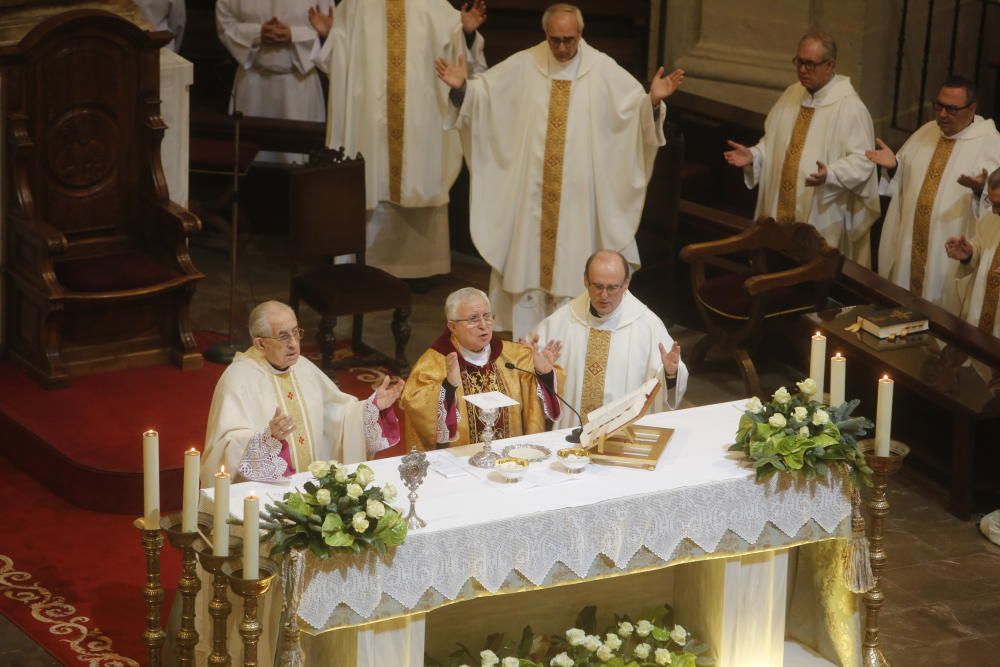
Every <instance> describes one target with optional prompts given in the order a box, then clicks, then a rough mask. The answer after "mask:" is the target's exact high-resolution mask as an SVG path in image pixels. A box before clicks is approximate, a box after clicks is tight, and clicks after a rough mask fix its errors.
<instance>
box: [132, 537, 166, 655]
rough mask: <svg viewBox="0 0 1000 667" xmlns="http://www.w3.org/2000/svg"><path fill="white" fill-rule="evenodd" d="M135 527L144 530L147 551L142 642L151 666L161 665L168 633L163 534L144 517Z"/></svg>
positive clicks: (143, 590) (143, 545)
mask: <svg viewBox="0 0 1000 667" xmlns="http://www.w3.org/2000/svg"><path fill="white" fill-rule="evenodd" d="M134 525H135V527H136V528H138V529H139V530H141V531H142V550H143V551H144V552H145V553H146V585H145V586H143V588H142V598H143V599H144V600H145V601H146V631H145V632H143V633H142V643H143V644H145V645H146V656H147V662H148V664H149V665H150V667H160V662H161V660H162V657H163V655H162V650H163V642H165V641H166V639H167V633H166V632H164V631H163V627H162V626H161V625H160V614H161V611H162V608H163V585H162V584H161V583H160V549H162V548H163V534H162V533H160V527H159V526H156V527H155V528H153V529H151V530H150V529H148V528H147V527H146V520H145V518H144V517H139V518H138V519H136V520H135V524H134Z"/></svg>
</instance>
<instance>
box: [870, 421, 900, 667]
mask: <svg viewBox="0 0 1000 667" xmlns="http://www.w3.org/2000/svg"><path fill="white" fill-rule="evenodd" d="M859 444H860V446H861V451H863V452H864V454H865V460H866V461H867V462H868V466H869V467H870V468H871V469H872V471H873V472H874V473H875V474H874V481H873V485H874V488H873V490H872V497H871V500H870V501H868V510H869V511H870V512H871V533H870V539H869V551H870V553H871V563H872V574H873V575H874V580H875V585H874V586H873V587H872V589H871V590H870V591H868V592H867V593H865V610H866V612H867V613H866V614H865V640H864V643H863V646H862V661H863V663H864V667H891V663H890V662H889V660H888V659H886V657H885V655H883V654H882V649H881V648H880V647H879V641H878V639H879V637H878V633H879V628H878V615H879V611H880V610H881V609H882V603H883V602H884V601H885V595H883V593H882V569H883V568H884V567H885V563H886V561H887V560H888V556H887V554H886V551H885V547H884V546H883V544H882V536H883V528H884V522H885V517H886V516H888V515H889V500H888V499H887V498H886V494H885V490H886V487H888V485H889V477H891V476H892V475H894V474H896V473H897V472H898V471H899V469H900V468H901V467H902V466H903V459H905V458H906V455H907V454H909V453H910V448H909V447H907V446H906V445H904V444H903V443H901V442H898V441H896V440H893V441H891V442H890V443H889V456H876V455H875V441H874V440H871V439H869V440H862V441H861V442H860V443H859Z"/></svg>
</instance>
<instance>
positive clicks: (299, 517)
mask: <svg viewBox="0 0 1000 667" xmlns="http://www.w3.org/2000/svg"><path fill="white" fill-rule="evenodd" d="M274 504H275V505H277V506H278V509H279V510H281V511H282V512H284V514H286V515H287V516H288V517H290V518H291V519H293V520H295V521H298V522H301V523H305V522H306V521H308V520H309V515H310V514H312V513H313V510H312V508H311V507H310V506H309V503H307V502H306V499H305V497H304V496H303V495H302V494H301V493H291V494H285V500H284V502H282V501H280V500H278V501H275V503H274Z"/></svg>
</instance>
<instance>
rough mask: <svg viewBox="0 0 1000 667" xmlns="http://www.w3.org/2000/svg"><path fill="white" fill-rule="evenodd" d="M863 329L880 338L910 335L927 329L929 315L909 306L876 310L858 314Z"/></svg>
mask: <svg viewBox="0 0 1000 667" xmlns="http://www.w3.org/2000/svg"><path fill="white" fill-rule="evenodd" d="M858 320H859V321H860V322H861V329H862V330H863V331H867V332H868V333H870V334H871V335H873V336H876V337H878V338H892V337H895V336H908V335H909V334H914V333H920V332H921V331H927V329H928V327H929V322H928V321H927V317H926V316H924V315H921V314H920V313H918V312H916V311H913V310H909V309H908V308H902V307H898V306H897V307H895V308H883V309H882V310H875V311H872V312H870V313H868V314H866V315H860V316H858Z"/></svg>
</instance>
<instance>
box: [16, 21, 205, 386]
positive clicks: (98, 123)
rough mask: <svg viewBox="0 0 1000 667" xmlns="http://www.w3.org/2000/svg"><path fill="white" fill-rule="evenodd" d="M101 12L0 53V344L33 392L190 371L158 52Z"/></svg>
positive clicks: (187, 266)
mask: <svg viewBox="0 0 1000 667" xmlns="http://www.w3.org/2000/svg"><path fill="white" fill-rule="evenodd" d="M169 39H170V35H169V33H165V32H162V33H147V32H144V31H142V30H140V29H139V28H138V27H136V26H135V25H134V24H132V23H130V22H128V21H126V20H124V19H122V18H120V17H118V16H115V15H113V14H110V13H106V12H101V11H92V10H79V11H70V12H66V13H63V14H59V15H57V16H54V17H52V18H50V19H48V20H46V21H45V22H43V23H41V24H40V25H38V26H37V27H36V28H35V29H33V30H32V31H31V32H30V33H28V35H27V36H25V37H24V39H22V40H21V41H20V43H19V44H17V45H16V46H12V47H6V48H3V49H0V67H2V68H3V74H4V97H5V104H4V108H3V113H4V120H5V127H6V136H5V139H6V142H5V143H6V145H5V148H4V153H5V157H4V167H3V171H4V174H3V178H4V181H3V189H4V194H5V200H6V219H5V227H6V230H5V236H6V243H5V244H4V245H5V252H6V258H7V268H6V272H7V276H6V284H7V287H6V290H7V294H6V296H7V299H6V306H5V309H6V317H5V318H4V319H5V324H6V333H7V336H6V340H7V350H8V354H9V356H10V358H11V359H12V360H13V361H14V362H15V363H17V364H18V365H19V366H21V367H22V368H24V369H25V370H26V371H28V372H29V373H30V374H31V375H32V376H33V377H35V378H37V379H38V380H39V381H40V382H42V383H43V384H44V385H46V386H57V385H63V384H66V383H68V381H69V377H70V376H72V375H82V374H86V373H91V372H95V371H99V370H107V369H110V368H118V367H123V366H137V365H146V364H155V363H164V362H166V361H172V362H173V363H175V364H177V365H179V366H181V367H182V368H184V369H188V368H196V367H199V366H200V365H201V363H202V359H201V355H200V354H198V352H197V350H196V348H195V343H194V337H193V336H192V334H191V323H190V321H189V316H188V305H189V303H190V301H191V296H192V295H193V294H194V289H195V285H196V283H197V281H198V280H200V279H201V278H203V277H204V276H202V274H200V273H199V272H198V271H197V270H196V269H195V268H194V266H193V264H192V263H191V258H190V256H189V255H188V250H187V244H186V241H187V238H188V237H189V236H191V235H192V234H194V233H196V232H197V231H199V230H200V228H201V223H200V222H199V220H198V218H197V217H196V216H195V215H193V214H192V213H190V212H189V211H187V210H186V209H184V208H182V207H180V206H178V205H176V204H174V203H172V202H170V200H169V198H168V196H167V185H166V180H165V179H164V175H163V168H162V166H161V164H160V141H161V139H162V138H163V131H164V129H165V126H164V124H163V121H162V119H161V118H160V114H159V109H160V100H159V49H160V47H161V46H162V45H163V44H165V43H166V42H167V41H169Z"/></svg>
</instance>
